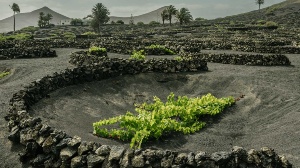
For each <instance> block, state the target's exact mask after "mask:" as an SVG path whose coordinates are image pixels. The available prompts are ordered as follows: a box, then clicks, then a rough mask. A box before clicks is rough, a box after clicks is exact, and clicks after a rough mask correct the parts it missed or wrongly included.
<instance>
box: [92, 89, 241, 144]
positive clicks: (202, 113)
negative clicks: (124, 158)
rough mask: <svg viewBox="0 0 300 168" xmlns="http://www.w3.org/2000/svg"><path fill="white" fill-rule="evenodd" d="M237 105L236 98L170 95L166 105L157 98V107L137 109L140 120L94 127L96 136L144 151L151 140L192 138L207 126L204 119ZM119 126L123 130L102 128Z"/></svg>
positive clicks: (126, 119) (126, 117) (134, 118)
mask: <svg viewBox="0 0 300 168" xmlns="http://www.w3.org/2000/svg"><path fill="white" fill-rule="evenodd" d="M234 103H235V99H234V98H233V97H226V98H221V99H217V98H216V97H214V96H212V95H211V94H207V95H205V96H202V97H201V98H198V97H197V98H188V97H187V96H183V97H180V96H179V97H178V98H177V99H175V95H174V94H173V93H171V94H170V95H169V96H168V98H167V102H166V103H163V102H162V101H161V100H160V99H159V98H158V97H154V103H151V104H147V103H143V104H141V105H136V109H135V111H136V112H137V113H138V115H137V116H135V115H134V114H132V113H131V112H127V113H126V114H125V115H121V116H117V117H113V118H110V119H106V120H101V121H99V122H96V123H93V128H94V134H95V135H98V136H100V137H105V138H115V139H120V140H122V141H128V140H131V142H130V147H131V148H141V145H142V143H144V142H145V141H147V140H148V139H151V138H152V139H153V138H155V139H159V138H160V137H161V136H162V135H163V134H168V133H172V132H174V131H175V132H182V133H184V134H192V133H195V132H196V131H199V130H200V129H202V128H203V127H204V126H205V124H206V123H205V121H203V120H201V117H206V116H215V115H217V114H219V113H221V112H222V111H223V110H224V109H225V108H226V107H229V106H231V105H233V104H234ZM116 123H118V124H119V126H120V129H111V130H108V129H107V128H102V126H105V125H112V124H116Z"/></svg>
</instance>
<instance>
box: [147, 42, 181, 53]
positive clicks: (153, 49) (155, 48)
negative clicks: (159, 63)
mask: <svg viewBox="0 0 300 168" xmlns="http://www.w3.org/2000/svg"><path fill="white" fill-rule="evenodd" d="M145 50H146V52H147V53H148V54H149V55H150V54H154V55H175V54H176V53H175V52H174V51H172V50H170V49H168V48H167V47H165V46H162V45H155V44H152V45H150V46H147V47H145Z"/></svg>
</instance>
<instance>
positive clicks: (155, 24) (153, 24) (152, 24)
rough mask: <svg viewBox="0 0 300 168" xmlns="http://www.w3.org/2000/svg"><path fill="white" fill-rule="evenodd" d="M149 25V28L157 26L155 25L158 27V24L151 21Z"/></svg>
mask: <svg viewBox="0 0 300 168" xmlns="http://www.w3.org/2000/svg"><path fill="white" fill-rule="evenodd" d="M149 25H150V26H157V25H160V23H159V22H157V21H151V22H150V23H149Z"/></svg>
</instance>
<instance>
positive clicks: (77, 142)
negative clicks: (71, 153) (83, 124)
mask: <svg viewBox="0 0 300 168" xmlns="http://www.w3.org/2000/svg"><path fill="white" fill-rule="evenodd" d="M80 143H81V138H80V137H79V136H76V135H75V136H74V137H73V138H72V139H71V140H70V141H69V142H68V146H71V147H74V148H76V147H78V146H79V145H80Z"/></svg>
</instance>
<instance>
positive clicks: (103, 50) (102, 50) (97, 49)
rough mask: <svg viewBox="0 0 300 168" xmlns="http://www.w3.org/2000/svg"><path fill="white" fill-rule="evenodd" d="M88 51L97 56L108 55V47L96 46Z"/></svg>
mask: <svg viewBox="0 0 300 168" xmlns="http://www.w3.org/2000/svg"><path fill="white" fill-rule="evenodd" d="M88 53H89V54H91V55H96V56H107V51H106V48H100V47H96V46H92V47H90V48H89V51H88Z"/></svg>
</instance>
